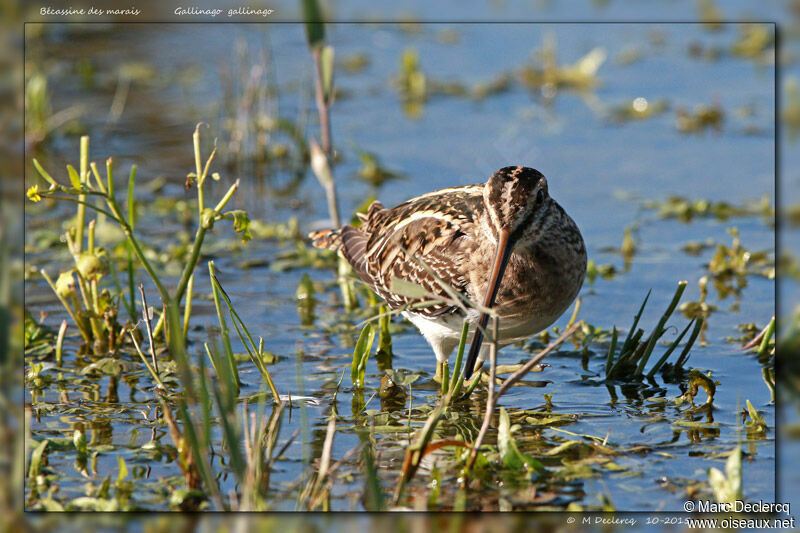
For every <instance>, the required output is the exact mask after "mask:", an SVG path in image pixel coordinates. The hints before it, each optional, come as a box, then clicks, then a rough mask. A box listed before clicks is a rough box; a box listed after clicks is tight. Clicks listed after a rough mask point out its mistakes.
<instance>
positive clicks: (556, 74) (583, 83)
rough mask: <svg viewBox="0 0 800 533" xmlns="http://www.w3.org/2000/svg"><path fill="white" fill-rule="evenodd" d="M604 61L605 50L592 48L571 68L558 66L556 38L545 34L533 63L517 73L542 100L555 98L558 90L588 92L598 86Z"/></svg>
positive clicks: (570, 66)
mask: <svg viewBox="0 0 800 533" xmlns="http://www.w3.org/2000/svg"><path fill="white" fill-rule="evenodd" d="M605 59H606V53H605V50H603V49H602V48H594V49H592V50H591V51H590V52H589V53H588V54H586V55H585V56H583V57H582V58H580V59H579V60H578V61H576V62H575V63H573V64H571V65H566V66H562V65H559V64H558V56H557V51H556V38H555V35H553V34H552V33H548V34H546V35H545V36H544V41H543V43H542V48H541V49H540V50H539V51H538V53H537V54H536V60H535V62H534V63H533V64H532V65H529V66H526V67H524V68H523V69H522V70H521V71H520V79H521V80H522V82H523V83H524V84H525V85H526V86H527V87H528V88H529V89H537V90H540V91H541V92H542V94H543V95H544V96H545V97H552V96H555V94H556V92H557V91H558V90H559V89H576V90H583V89H590V88H592V87H594V86H595V85H596V84H597V71H598V69H599V68H600V66H601V65H602V64H603V62H604V61H605Z"/></svg>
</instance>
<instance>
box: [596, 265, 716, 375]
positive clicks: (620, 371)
mask: <svg viewBox="0 0 800 533" xmlns="http://www.w3.org/2000/svg"><path fill="white" fill-rule="evenodd" d="M685 289H686V282H685V281H681V282H680V283H678V288H677V289H676V290H675V294H674V295H673V297H672V301H671V302H670V303H669V305H668V306H667V309H666V311H664V314H662V315H661V318H660V319H659V321H658V323H657V324H656V326H655V328H653V330H652V331H651V332H650V334H649V335H648V336H646V337H645V331H644V329H641V328H639V327H638V326H639V320H640V319H641V317H642V313H643V312H644V308H645V305H647V301H648V299H649V298H650V292H648V293H647V296H646V297H645V299H644V301H643V302H642V305H641V307H640V308H639V312H638V313H636V316H635V317H634V319H633V324H632V325H631V327H630V329H629V330H628V334H627V336H626V337H625V339H624V340H623V341H622V342H621V344H620V343H619V342H618V335H617V329H616V328H614V329H613V331H612V337H611V345H610V346H609V349H608V354H607V356H606V365H605V372H606V379H607V380H610V381H639V380H641V379H643V378H644V377H646V378H648V379H649V378H652V377H653V376H654V375H655V374H656V372H658V371H659V370H661V369H662V368H664V367H665V363H666V362H667V360H668V359H669V356H670V355H672V353H673V352H674V351H675V350H676V349H677V348H678V346H679V345H680V343H681V341H682V340H683V338H684V337H685V336H686V334H687V333H688V332H689V330H692V332H691V334H690V335H689V338H688V340H687V341H686V344H685V345H684V348H683V350H682V351H681V353H680V354H679V355H678V358H677V359H676V360H675V362H674V363H673V364H672V365H671V366H670V367H668V368H670V369H671V370H672V372H673V373H674V372H675V371H677V370H679V369H681V368H683V366H684V365H685V364H686V361H687V360H688V359H689V354H690V350H691V349H692V346H693V345H694V342H695V340H696V339H697V336H698V335H699V334H700V329H701V328H702V327H703V323H704V320H703V319H702V318H700V319H692V320H691V321H690V322H689V323H688V324H687V325H686V327H685V328H684V329H683V331H681V333H680V334H679V335H678V337H677V338H676V339H675V340H674V341H673V342H672V343H670V345H669V347H668V348H667V349H666V350H665V351H664V353H663V354H662V355H661V357H660V358H659V359H658V360H657V361H656V362H655V364H653V365H652V366H651V367H650V370H648V371H647V373H645V367H646V366H647V363H648V361H649V360H650V357H651V356H652V355H653V352H654V349H655V347H656V344H657V343H658V341H659V340H660V339H661V338H662V337H663V336H664V334H665V333H666V332H667V327H666V324H667V321H668V320H669V319H670V317H671V316H672V314H673V313H674V311H675V309H676V308H677V306H678V302H680V299H681V296H682V295H683V292H684V290H685ZM693 326H694V327H693Z"/></svg>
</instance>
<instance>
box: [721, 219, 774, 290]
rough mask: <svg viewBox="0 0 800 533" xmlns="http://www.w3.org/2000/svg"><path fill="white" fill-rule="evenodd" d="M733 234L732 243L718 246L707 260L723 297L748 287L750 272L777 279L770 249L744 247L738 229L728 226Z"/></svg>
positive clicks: (729, 231) (728, 230)
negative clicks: (754, 249) (756, 249)
mask: <svg viewBox="0 0 800 533" xmlns="http://www.w3.org/2000/svg"><path fill="white" fill-rule="evenodd" d="M727 232H728V233H729V234H730V235H731V236H732V238H733V242H732V243H731V245H730V246H727V245H725V244H721V243H720V244H717V249H716V251H715V252H714V255H713V256H712V257H711V260H710V261H709V263H708V271H709V273H710V274H711V276H712V279H713V281H714V288H716V289H717V292H719V296H720V298H725V297H727V296H728V295H730V294H734V295H737V296H738V294H739V293H740V292H741V290H742V289H743V288H744V287H745V286H747V277H748V276H751V275H757V276H763V277H765V278H767V279H775V262H774V260H773V259H771V258H770V255H769V253H768V252H767V251H751V250H748V249H747V248H745V247H744V246H742V243H741V240H740V239H739V230H738V229H737V228H735V227H732V228H728V229H727Z"/></svg>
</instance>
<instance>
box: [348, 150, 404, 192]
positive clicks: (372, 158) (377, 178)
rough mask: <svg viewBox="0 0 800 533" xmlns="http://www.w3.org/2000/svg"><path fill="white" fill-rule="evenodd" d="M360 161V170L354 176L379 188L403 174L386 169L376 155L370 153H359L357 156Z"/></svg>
mask: <svg viewBox="0 0 800 533" xmlns="http://www.w3.org/2000/svg"><path fill="white" fill-rule="evenodd" d="M358 158H359V159H360V160H361V168H359V169H358V173H357V174H356V175H357V176H358V177H359V178H360V179H362V180H364V181H366V182H368V183H370V184H371V185H374V186H375V187H380V186H381V185H383V184H384V183H385V182H387V181H390V180H396V179H398V178H401V177H402V176H403V174H401V173H399V172H395V171H393V170H389V169H387V168H386V167H385V166H384V165H383V163H382V162H381V160H380V158H379V157H378V155H377V154H374V153H372V152H361V153H360V154H358Z"/></svg>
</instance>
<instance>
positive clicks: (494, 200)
mask: <svg viewBox="0 0 800 533" xmlns="http://www.w3.org/2000/svg"><path fill="white" fill-rule="evenodd" d="M359 218H360V219H361V222H362V225H361V226H359V227H357V228H354V227H352V226H349V225H346V226H343V227H342V228H340V229H337V230H323V231H317V232H314V233H312V234H311V235H310V237H311V238H312V239H313V241H314V245H315V246H317V247H319V248H329V249H338V250H339V253H340V254H342V256H343V257H345V259H347V261H348V262H349V263H350V264H351V265H352V266H353V269H354V270H355V272H356V274H358V276H359V277H360V278H361V279H362V280H363V281H364V282H365V283H366V284H367V285H369V286H370V287H371V288H372V289H373V290H374V291H375V292H376V293H378V294H379V295H380V296H382V297H383V298H384V299H385V300H386V302H387V303H388V304H389V306H390V307H392V308H393V309H397V308H399V307H402V306H406V308H405V311H403V314H404V315H405V316H406V317H407V318H408V319H409V320H411V322H413V323H414V324H415V325H416V326H417V328H419V330H420V331H421V332H422V335H423V336H424V337H425V338H426V339H427V341H428V343H430V345H431V347H432V348H433V351H434V353H435V354H436V360H437V362H438V363H443V362H444V361H446V360H447V359H448V357H449V355H450V353H451V352H452V351H453V348H455V347H456V346H457V345H458V341H459V337H460V333H461V328H462V324H463V320H464V318H465V317H466V318H467V320H468V321H469V322H470V329H471V331H472V334H473V340H472V344H471V346H470V351H469V354H468V356H467V360H466V363H465V367H464V368H465V377H466V378H470V377H471V375H472V373H473V370H474V368H475V365H476V362H482V361H483V360H484V359H485V358H486V356H487V354H488V350H489V346H488V345H486V346H481V344H482V343H481V341H482V338H483V334H482V331H481V329H482V328H485V327H486V324H487V320H488V315H487V314H485V313H481V312H480V311H478V310H477V309H475V308H474V307H471V306H469V305H467V309H466V312H465V311H464V309H463V307H462V306H460V305H458V304H457V303H456V302H454V300H453V298H452V296H453V294H452V292H451V293H450V294H448V290H446V289H445V287H443V284H447V285H448V286H449V287H452V289H453V290H455V291H456V292H457V293H460V294H461V295H462V296H463V297H465V299H466V300H467V301H471V302H482V304H483V306H484V307H485V308H496V310H497V313H498V316H499V339H498V344H499V345H500V346H503V345H506V344H510V343H512V342H515V341H518V340H521V339H524V338H526V337H528V336H530V335H532V334H534V333H537V332H539V331H541V330H543V329H544V328H546V327H548V326H549V325H550V324H552V323H553V322H554V321H555V320H556V319H557V318H558V317H559V316H561V314H562V313H564V311H566V309H567V308H568V307H569V305H570V304H571V303H572V301H573V300H574V299H575V297H576V296H577V294H578V291H579V290H580V288H581V285H582V283H583V278H584V275H585V273H586V248H585V246H584V243H583V238H582V237H581V233H580V231H579V230H578V227H577V225H576V224H575V222H574V221H573V220H572V219H571V218H570V216H569V215H567V213H566V212H565V211H564V209H563V208H562V207H561V206H560V205H558V203H557V202H556V201H555V200H553V199H552V198H550V196H549V194H548V191H547V181H546V180H545V177H544V176H543V175H542V174H541V173H540V172H539V171H537V170H534V169H532V168H528V167H519V166H517V167H505V168H501V169H500V170H498V171H497V172H495V173H494V174H492V176H491V177H490V178H489V181H487V182H486V184H477V185H466V186H462V187H453V188H449V189H442V190H440V191H435V192H431V193H428V194H425V195H422V196H419V197H417V198H413V199H411V200H408V201H407V202H405V203H403V204H400V205H399V206H397V207H395V208H393V209H386V208H384V207H383V205H381V203H380V202H377V201H376V202H374V203H373V204H372V205H371V206H370V207H369V210H368V212H367V213H366V214H359ZM393 278H399V279H402V280H405V281H409V282H412V283H415V284H417V285H420V286H422V287H424V288H425V289H426V291H427V292H428V293H430V294H431V295H432V296H435V297H438V298H441V300H438V301H436V302H434V303H431V304H430V305H427V306H425V305H422V304H423V302H424V301H428V302H430V301H431V298H414V297H409V296H404V294H402V293H398V292H394V291H393V290H392V280H393ZM405 292H406V294H408V292H407V291H405ZM476 324H480V325H481V328H476ZM437 371H438V368H437ZM437 373H438V372H437Z"/></svg>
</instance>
